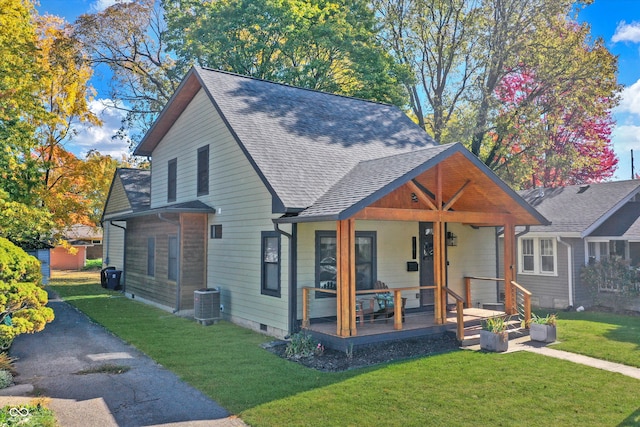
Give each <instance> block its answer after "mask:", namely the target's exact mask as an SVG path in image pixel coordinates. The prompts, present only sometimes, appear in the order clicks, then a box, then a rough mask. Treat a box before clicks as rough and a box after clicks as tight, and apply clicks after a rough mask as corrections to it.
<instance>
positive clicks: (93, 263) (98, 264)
mask: <svg viewBox="0 0 640 427" xmlns="http://www.w3.org/2000/svg"><path fill="white" fill-rule="evenodd" d="M101 268H102V258H98V259H88V260H87V262H86V263H85V265H84V267H82V271H87V270H100V269H101Z"/></svg>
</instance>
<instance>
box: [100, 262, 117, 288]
mask: <svg viewBox="0 0 640 427" xmlns="http://www.w3.org/2000/svg"><path fill="white" fill-rule="evenodd" d="M115 269H116V268H115V267H106V268H103V269H102V270H100V285H102V287H103V288H106V287H107V272H108V271H109V270H115Z"/></svg>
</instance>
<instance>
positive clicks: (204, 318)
mask: <svg viewBox="0 0 640 427" xmlns="http://www.w3.org/2000/svg"><path fill="white" fill-rule="evenodd" d="M193 309H194V310H193V311H194V314H193V317H194V318H195V319H196V321H197V322H198V323H201V324H203V325H211V324H213V323H216V322H217V321H218V320H220V289H215V288H205V289H198V290H197V291H194V293H193Z"/></svg>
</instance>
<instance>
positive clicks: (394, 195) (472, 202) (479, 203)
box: [365, 153, 540, 225]
mask: <svg viewBox="0 0 640 427" xmlns="http://www.w3.org/2000/svg"><path fill="white" fill-rule="evenodd" d="M438 166H439V168H440V173H441V176H442V183H441V188H442V189H441V194H442V205H443V206H445V207H446V208H447V209H448V210H450V211H451V212H455V214H452V215H451V217H452V219H453V218H458V220H459V222H467V223H469V224H477V225H501V224H504V218H505V217H506V216H509V217H511V219H513V220H515V223H516V224H523V225H524V224H539V223H540V220H539V218H536V217H535V216H534V215H532V213H531V212H529V209H527V208H526V207H524V206H522V204H521V203H520V202H519V200H518V198H517V197H516V198H514V197H513V194H510V193H509V192H508V191H505V189H504V188H501V186H499V185H497V184H496V182H495V180H494V179H492V178H491V177H489V176H488V175H487V174H486V173H485V172H484V171H482V170H481V169H480V168H478V167H477V166H476V165H474V164H473V163H472V162H470V161H469V160H468V159H467V157H466V156H464V155H463V154H462V153H454V154H453V155H451V156H449V157H448V158H446V159H444V160H443V161H442V162H440V163H439V164H438ZM437 186H438V184H437V169H436V167H432V168H431V169H429V170H427V171H425V172H423V173H422V174H420V175H419V176H417V177H416V178H414V179H413V180H412V181H409V182H407V183H405V184H403V185H402V186H400V187H399V188H398V189H396V190H394V191H392V192H391V193H389V194H387V195H386V196H383V197H382V198H380V199H379V200H377V201H375V202H373V203H372V204H371V205H370V206H369V207H370V208H383V209H397V210H407V209H411V210H419V211H425V210H426V211H431V212H433V213H435V212H436V211H435V209H434V208H437V206H435V204H436V193H437V191H438V190H437ZM417 192H422V193H423V195H419V194H418V195H416V193H417ZM425 196H426V198H427V201H425ZM429 202H431V203H432V205H429ZM365 210H366V209H365ZM372 211H374V210H373V209H370V210H369V212H372ZM400 213H401V212H400V211H398V215H400ZM463 213H468V214H464V215H463ZM477 214H488V215H477ZM373 215H374V214H370V215H369V217H371V216H373ZM425 215H426V216H429V214H428V213H425ZM407 216H408V217H413V215H411V214H407ZM465 218H466V220H465ZM443 219H446V218H443Z"/></svg>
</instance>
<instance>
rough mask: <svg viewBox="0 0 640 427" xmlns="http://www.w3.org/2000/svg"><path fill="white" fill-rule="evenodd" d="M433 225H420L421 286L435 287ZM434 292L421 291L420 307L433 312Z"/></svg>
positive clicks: (429, 223) (423, 223)
mask: <svg viewBox="0 0 640 427" xmlns="http://www.w3.org/2000/svg"><path fill="white" fill-rule="evenodd" d="M433 247H434V246H433V223H432V222H421V223H420V286H433V285H434V281H433ZM433 295H434V290H433V289H423V290H421V291H420V305H421V306H422V307H426V308H428V309H431V310H433V307H434V301H435V300H434V297H433Z"/></svg>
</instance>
